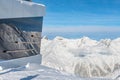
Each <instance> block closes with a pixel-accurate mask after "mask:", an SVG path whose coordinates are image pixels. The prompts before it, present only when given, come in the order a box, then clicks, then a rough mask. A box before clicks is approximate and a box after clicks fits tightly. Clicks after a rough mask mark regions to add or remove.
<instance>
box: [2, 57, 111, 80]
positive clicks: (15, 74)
mask: <svg viewBox="0 0 120 80" xmlns="http://www.w3.org/2000/svg"><path fill="white" fill-rule="evenodd" d="M36 59H39V57H38V56H33V57H29V60H31V61H32V62H33V60H36ZM24 61H28V57H27V58H24V60H23V59H20V58H19V59H13V60H8V61H1V62H0V65H1V64H2V65H1V66H0V80H111V79H107V78H106V79H105V78H104V79H103V78H91V79H90V78H79V77H76V76H74V75H71V74H68V73H65V72H60V71H58V70H55V69H52V68H48V67H46V66H43V65H40V64H39V61H38V63H30V62H28V64H26V65H23V64H22V65H20V64H19V63H18V62H23V63H24ZM13 62H14V63H18V64H19V66H16V64H8V63H13ZM3 64H4V65H3ZM5 64H6V65H7V64H8V66H9V67H7V66H5ZM11 65H12V66H11ZM4 67H6V68H4ZM10 67H11V68H10Z"/></svg>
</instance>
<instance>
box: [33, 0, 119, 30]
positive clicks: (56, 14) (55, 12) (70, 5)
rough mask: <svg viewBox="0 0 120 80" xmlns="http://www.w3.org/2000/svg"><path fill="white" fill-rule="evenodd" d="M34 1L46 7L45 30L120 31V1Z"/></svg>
mask: <svg viewBox="0 0 120 80" xmlns="http://www.w3.org/2000/svg"><path fill="white" fill-rule="evenodd" d="M33 1H34V2H38V3H42V4H44V5H46V16H45V17H44V27H45V29H49V28H54V27H56V29H57V28H63V30H64V28H65V27H67V29H69V27H70V28H71V27H72V28H71V29H76V30H78V29H81V30H82V29H88V28H89V30H93V28H95V27H96V28H95V30H96V29H97V28H98V29H99V28H103V29H106V30H109V29H111V30H113V29H114V30H120V29H119V28H120V0H33ZM86 26H87V27H86ZM104 27H106V28H104ZM115 28H116V29H115ZM101 30H102V29H101ZM87 31H88V30H87Z"/></svg>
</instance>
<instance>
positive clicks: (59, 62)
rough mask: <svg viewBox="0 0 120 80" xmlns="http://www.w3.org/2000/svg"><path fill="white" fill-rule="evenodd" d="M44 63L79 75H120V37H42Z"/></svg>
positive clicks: (111, 76) (113, 76)
mask: <svg viewBox="0 0 120 80" xmlns="http://www.w3.org/2000/svg"><path fill="white" fill-rule="evenodd" d="M41 49H42V50H41V53H42V64H43V65H46V66H49V67H52V68H55V69H57V70H60V71H65V72H67V73H72V74H75V75H77V76H79V77H91V78H93V77H102V78H110V79H116V78H119V77H120V72H119V71H120V38H117V39H114V40H110V39H102V40H100V41H96V40H92V39H90V38H88V37H83V38H80V39H66V38H63V37H56V38H55V39H53V40H48V39H46V38H43V39H42V48H41Z"/></svg>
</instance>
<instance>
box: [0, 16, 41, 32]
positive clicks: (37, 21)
mask: <svg viewBox="0 0 120 80" xmlns="http://www.w3.org/2000/svg"><path fill="white" fill-rule="evenodd" d="M42 22H43V17H29V18H28V17H26V18H12V19H0V24H2V23H5V24H11V25H14V26H16V27H18V28H19V29H21V30H23V31H40V32H42Z"/></svg>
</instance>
